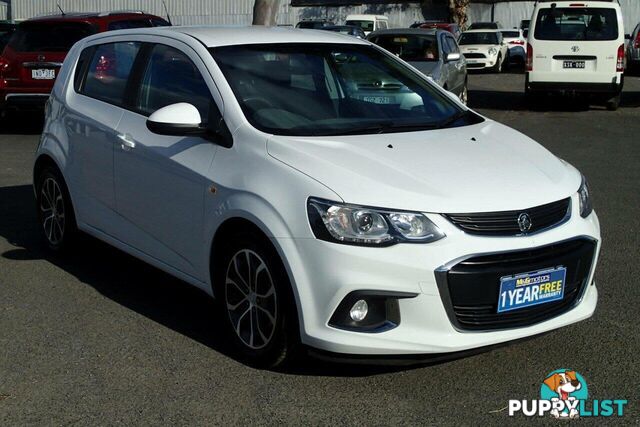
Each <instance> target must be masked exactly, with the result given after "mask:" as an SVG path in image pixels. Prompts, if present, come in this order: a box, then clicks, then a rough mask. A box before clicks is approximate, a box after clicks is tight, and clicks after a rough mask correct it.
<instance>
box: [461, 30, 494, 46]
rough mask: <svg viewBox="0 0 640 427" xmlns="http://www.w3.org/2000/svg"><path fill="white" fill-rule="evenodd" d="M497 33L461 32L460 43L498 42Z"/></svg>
mask: <svg viewBox="0 0 640 427" xmlns="http://www.w3.org/2000/svg"><path fill="white" fill-rule="evenodd" d="M498 43H499V41H498V33H462V36H461V37H460V44H461V45H465V44H498Z"/></svg>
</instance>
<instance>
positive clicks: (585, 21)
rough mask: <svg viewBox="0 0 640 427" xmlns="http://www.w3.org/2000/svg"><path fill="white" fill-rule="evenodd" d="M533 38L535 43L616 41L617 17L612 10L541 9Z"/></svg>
mask: <svg viewBox="0 0 640 427" xmlns="http://www.w3.org/2000/svg"><path fill="white" fill-rule="evenodd" d="M534 36H535V38H536V39H538V40H586V41H595V40H615V39H617V38H618V16H617V14H616V10H615V9H611V8H592V7H590V8H576V7H570V8H569V7H556V8H547V9H540V11H539V12H538V19H537V20H536V29H535V34H534Z"/></svg>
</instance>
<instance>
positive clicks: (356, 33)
mask: <svg viewBox="0 0 640 427" xmlns="http://www.w3.org/2000/svg"><path fill="white" fill-rule="evenodd" d="M321 29H322V30H326V31H333V32H334V33H340V34H347V35H350V36H353V37H358V38H360V39H364V38H365V37H366V35H365V34H364V30H363V29H362V28H360V27H356V26H354V25H331V26H327V27H322V28H321Z"/></svg>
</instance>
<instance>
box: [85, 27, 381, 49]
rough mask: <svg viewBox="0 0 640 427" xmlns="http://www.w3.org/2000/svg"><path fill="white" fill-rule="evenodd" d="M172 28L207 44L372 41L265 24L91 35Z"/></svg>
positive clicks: (365, 43) (156, 32)
mask: <svg viewBox="0 0 640 427" xmlns="http://www.w3.org/2000/svg"><path fill="white" fill-rule="evenodd" d="M172 32H175V33H181V34H185V35H187V36H190V37H192V38H194V39H196V40H198V41H199V42H200V43H202V44H203V45H205V46H206V47H218V46H233V45H246V44H270V43H340V44H364V45H368V44H369V42H367V41H363V40H360V39H357V38H355V37H349V38H347V37H345V36H344V35H342V34H339V33H335V32H333V31H321V30H311V29H300V28H291V27H263V26H261V25H256V26H247V27H216V26H210V25H202V26H184V27H181V26H176V27H156V28H140V29H130V30H117V31H109V32H107V33H101V35H97V36H91V39H96V38H101V36H102V37H107V36H113V35H118V36H121V35H165V36H166V35H167V34H170V33H172Z"/></svg>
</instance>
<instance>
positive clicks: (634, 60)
mask: <svg viewBox="0 0 640 427" xmlns="http://www.w3.org/2000/svg"><path fill="white" fill-rule="evenodd" d="M627 69H628V70H629V71H630V72H632V73H638V72H640V24H638V25H636V28H635V29H634V30H633V33H631V35H630V37H629V44H628V45H627Z"/></svg>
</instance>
